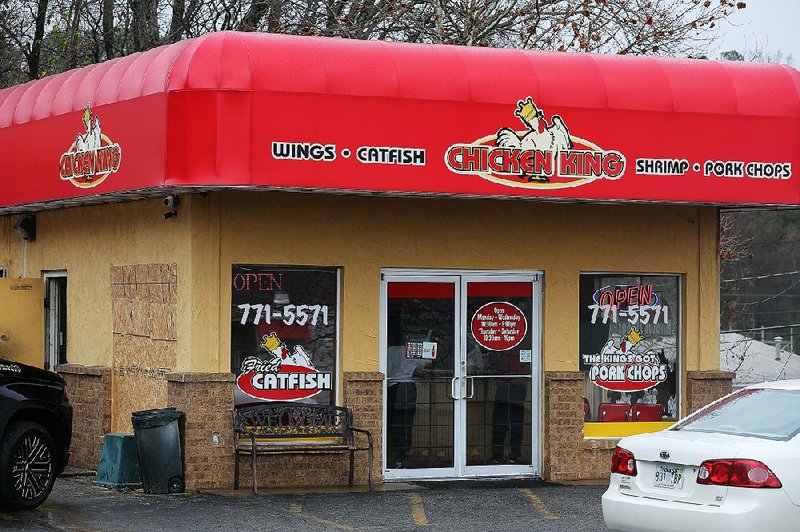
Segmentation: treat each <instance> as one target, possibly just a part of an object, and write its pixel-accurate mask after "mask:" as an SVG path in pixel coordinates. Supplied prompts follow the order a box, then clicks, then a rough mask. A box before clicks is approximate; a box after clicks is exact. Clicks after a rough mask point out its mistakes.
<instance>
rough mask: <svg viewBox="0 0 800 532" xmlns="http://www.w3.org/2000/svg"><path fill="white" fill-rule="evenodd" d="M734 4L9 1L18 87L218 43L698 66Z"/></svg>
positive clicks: (627, 0)
mask: <svg viewBox="0 0 800 532" xmlns="http://www.w3.org/2000/svg"><path fill="white" fill-rule="evenodd" d="M744 7H745V3H744V2H733V1H731V0H714V1H711V0H705V1H704V0H127V1H122V0H0V43H2V45H3V47H2V48H0V80H1V81H2V83H4V84H13V83H19V82H21V81H24V79H35V78H37V77H40V76H41V75H44V74H51V73H54V72H59V71H63V70H66V69H69V68H73V67H75V66H79V65H82V64H88V63H91V62H96V61H101V60H104V59H110V58H113V57H118V56H121V55H127V54H129V53H132V52H136V51H141V50H147V49H149V48H152V47H154V46H158V45H161V44H164V43H170V42H177V41H179V40H180V39H183V38H188V37H197V36H199V35H203V34H205V33H208V32H212V31H220V30H240V31H264V32H272V33H291V34H297V35H328V36H337V37H344V38H349V39H377V40H387V41H407V42H423V43H445V44H460V45H468V46H493V47H509V48H533V49H542V50H562V51H584V52H604V53H616V54H651V55H677V56H691V55H697V54H700V53H702V52H703V51H704V49H705V47H706V45H707V44H708V40H709V39H710V38H711V36H712V32H709V31H708V30H710V29H712V28H713V27H714V26H715V25H716V24H717V23H718V22H719V21H720V20H722V19H725V18H727V17H728V16H729V15H731V13H733V12H734V11H735V10H737V9H742V8H744Z"/></svg>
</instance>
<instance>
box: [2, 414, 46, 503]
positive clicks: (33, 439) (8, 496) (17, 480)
mask: <svg viewBox="0 0 800 532" xmlns="http://www.w3.org/2000/svg"><path fill="white" fill-rule="evenodd" d="M55 450H56V448H55V445H54V444H53V438H51V437H50V434H49V433H48V432H47V430H45V428H44V427H42V426H41V425H39V424H37V423H31V422H29V421H22V422H17V423H14V424H13V425H10V426H9V427H8V431H7V432H6V435H5V436H4V437H3V440H2V441H1V442H0V506H1V507H3V508H5V509H7V510H30V509H32V508H36V507H37V506H39V505H40V504H42V503H43V502H44V500H45V499H46V498H47V496H48V495H49V494H50V490H51V489H53V483H54V482H55V479H56V463H55V460H56V458H55V457H56V453H55Z"/></svg>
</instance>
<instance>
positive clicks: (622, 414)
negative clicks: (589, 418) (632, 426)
mask: <svg viewBox="0 0 800 532" xmlns="http://www.w3.org/2000/svg"><path fill="white" fill-rule="evenodd" d="M630 408H631V405H629V404H628V403H622V404H615V403H600V406H599V407H598V408H597V420H598V421H628V411H629V410H630Z"/></svg>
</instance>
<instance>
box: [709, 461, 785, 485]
mask: <svg viewBox="0 0 800 532" xmlns="http://www.w3.org/2000/svg"><path fill="white" fill-rule="evenodd" d="M697 483H698V484H711V485H716V486H736V487H738V488H780V487H781V486H782V484H781V481H780V480H778V477H776V476H775V474H774V473H773V472H772V471H770V469H769V468H768V467H767V466H766V465H764V464H763V463H761V462H759V461H758V460H734V459H732V458H730V459H723V460H706V461H705V462H703V463H702V464H700V470H699V471H698V472H697Z"/></svg>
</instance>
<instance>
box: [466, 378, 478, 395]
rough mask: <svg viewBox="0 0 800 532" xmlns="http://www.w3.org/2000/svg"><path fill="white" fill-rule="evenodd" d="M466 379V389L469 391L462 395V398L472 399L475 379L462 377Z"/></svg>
mask: <svg viewBox="0 0 800 532" xmlns="http://www.w3.org/2000/svg"><path fill="white" fill-rule="evenodd" d="M464 378H465V379H466V380H467V384H468V386H467V390H468V391H469V393H468V394H467V395H466V396H465V397H464V399H472V398H473V397H475V379H474V378H472V377H464Z"/></svg>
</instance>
